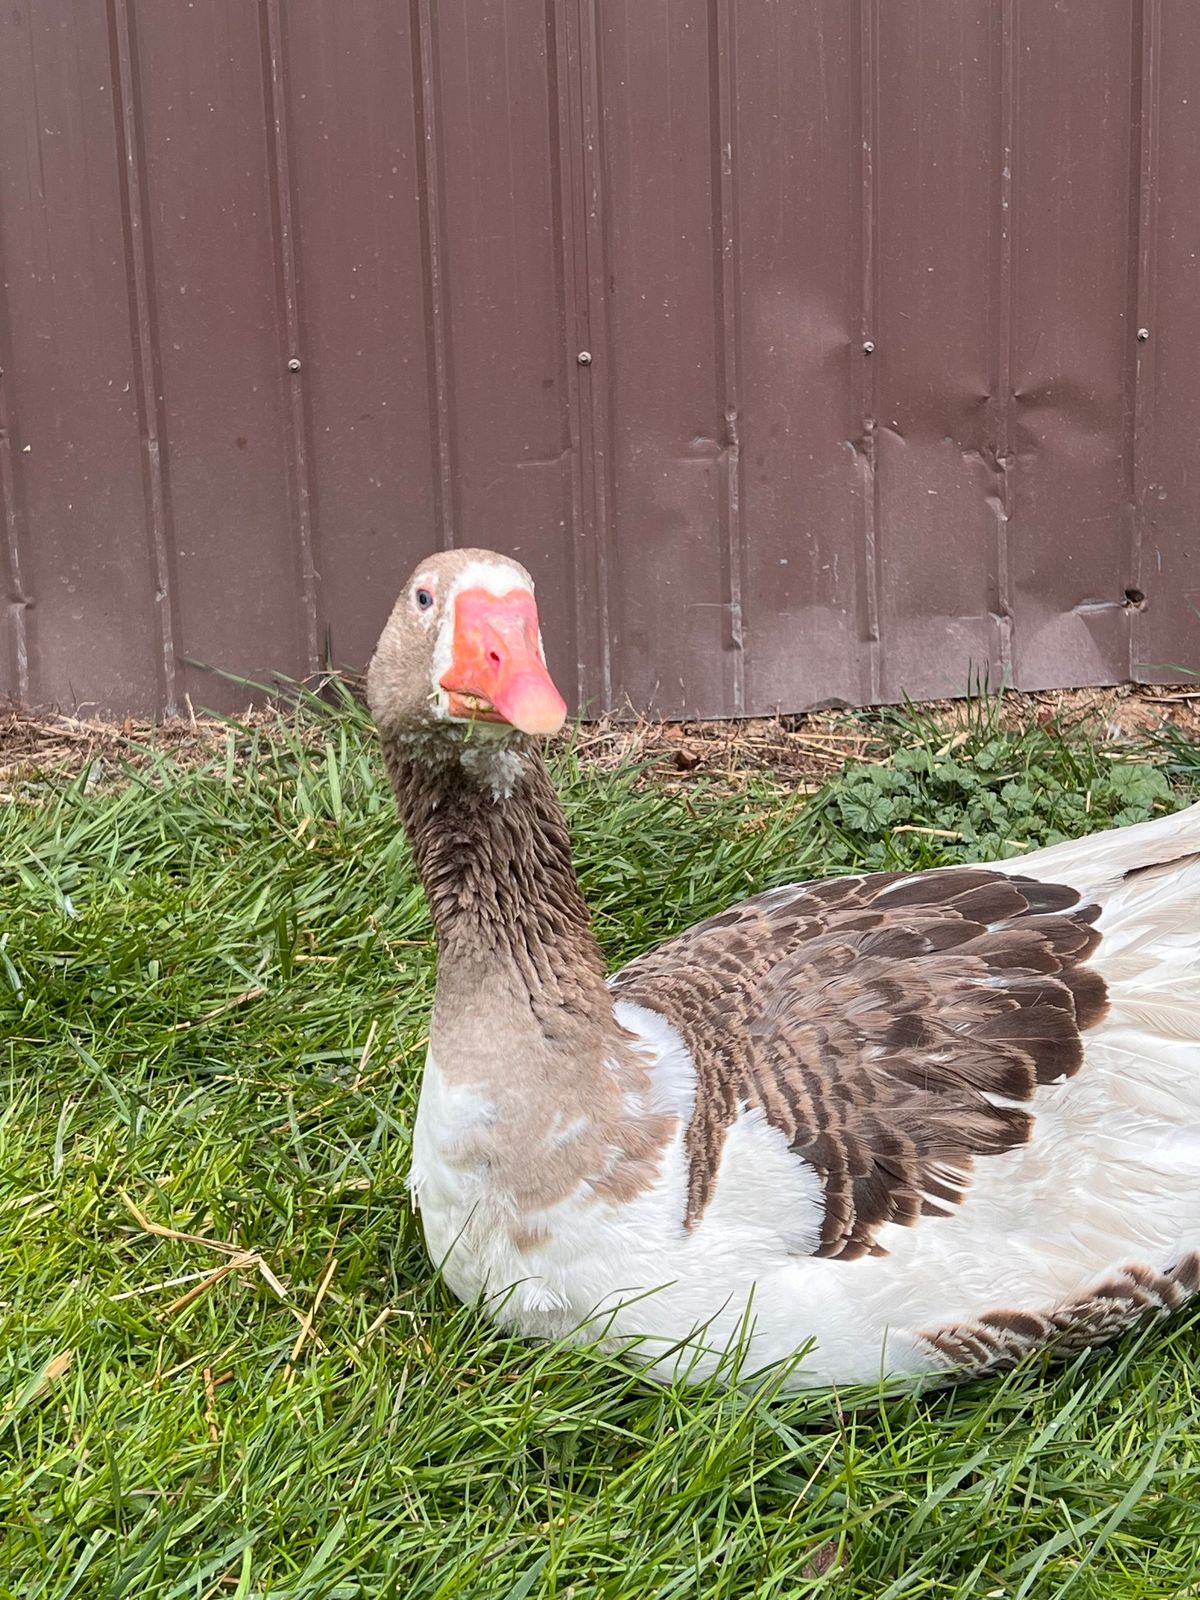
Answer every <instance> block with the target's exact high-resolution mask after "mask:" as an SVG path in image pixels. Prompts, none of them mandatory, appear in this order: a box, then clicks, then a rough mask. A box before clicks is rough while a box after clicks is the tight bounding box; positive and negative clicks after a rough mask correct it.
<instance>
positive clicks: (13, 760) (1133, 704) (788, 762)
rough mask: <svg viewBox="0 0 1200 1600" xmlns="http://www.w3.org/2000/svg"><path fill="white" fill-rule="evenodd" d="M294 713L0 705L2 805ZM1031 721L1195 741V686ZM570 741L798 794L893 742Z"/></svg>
mask: <svg viewBox="0 0 1200 1600" xmlns="http://www.w3.org/2000/svg"><path fill="white" fill-rule="evenodd" d="M351 687H352V689H353V688H354V686H351ZM976 704H977V702H971V701H966V700H943V701H936V702H932V703H930V704H928V705H926V706H923V707H922V708H921V709H922V714H923V715H924V716H926V717H928V718H929V719H931V720H932V721H933V722H935V723H937V724H938V725H939V726H942V727H944V728H945V729H946V732H947V735H948V737H951V738H952V737H953V736H954V734H955V733H956V732H958V731H960V730H961V729H963V728H965V727H966V725H967V719H968V718H969V717H970V715H971V708H972V706H973V705H976ZM290 716H291V712H290V710H289V708H288V707H287V706H286V705H285V704H283V703H282V702H279V703H269V704H267V705H263V706H257V707H251V708H248V709H247V710H246V711H244V712H241V713H239V714H238V715H237V716H229V717H217V716H209V715H193V716H191V717H188V718H175V719H167V720H163V721H160V722H150V721H146V720H143V719H140V718H134V717H127V718H125V719H124V720H123V721H120V722H113V721H105V720H103V719H97V718H83V717H73V716H67V715H64V714H59V713H55V712H34V711H22V710H17V709H9V710H7V711H5V712H2V713H0V803H3V801H4V800H5V799H6V798H8V797H9V796H10V795H11V793H12V791H13V790H14V789H15V788H19V787H24V786H26V785H30V784H37V783H40V782H46V781H48V780H52V779H58V780H61V779H63V778H67V779H73V778H77V777H79V776H81V775H85V783H86V785H87V787H88V788H91V787H93V786H94V785H96V784H100V783H103V782H105V781H106V780H111V779H113V778H115V777H118V776H119V774H120V773H121V771H122V769H124V768H127V767H130V768H132V769H133V770H135V771H137V770H142V769H144V768H146V767H147V766H150V765H152V764H153V763H154V762H155V760H156V759H157V758H158V757H162V756H166V757H168V758H170V759H171V760H172V761H174V762H177V763H179V764H180V765H182V766H185V767H189V768H203V767H205V766H209V765H213V764H216V763H221V764H224V763H225V762H226V761H227V759H228V751H229V739H230V730H231V729H234V730H236V731H238V732H241V731H246V730H256V729H260V730H266V729H269V728H272V727H274V726H276V725H277V724H278V723H279V722H280V721H281V720H282V719H287V718H289V717H290ZM1035 724H1036V725H1042V726H1045V725H1048V724H1057V725H1062V726H1078V727H1091V728H1093V729H1094V737H1095V738H1096V739H1097V740H1098V741H1102V742H1104V743H1107V744H1111V745H1113V746H1115V747H1118V748H1120V747H1127V746H1129V745H1132V744H1136V743H1138V742H1141V741H1143V740H1144V739H1145V737H1146V736H1147V735H1148V734H1150V733H1153V732H1154V731H1156V730H1157V729H1159V728H1162V727H1164V726H1167V727H1173V728H1175V729H1177V730H1178V731H1179V732H1180V733H1181V734H1183V736H1184V737H1185V738H1187V739H1189V740H1192V741H1193V742H1196V743H1200V689H1195V688H1189V687H1187V686H1186V685H1181V686H1179V687H1141V686H1130V685H1126V686H1123V687H1120V688H1116V689H1069V690H1046V691H1043V692H1039V693H1034V694H1018V693H1015V692H1010V693H1009V694H1006V695H1005V696H1004V698H1003V700H1002V701H1001V702H1000V704H999V708H998V717H997V725H998V727H1000V728H1002V729H1003V730H1005V731H1007V732H1020V731H1022V730H1024V729H1026V728H1028V727H1030V726H1032V725H1035ZM575 738H576V748H577V751H578V754H579V757H580V759H581V761H582V762H583V763H584V765H585V766H591V767H594V768H597V769H598V770H600V771H604V772H612V771H615V770H617V769H619V768H623V767H630V766H635V767H641V768H642V769H643V770H644V772H645V775H646V778H647V779H648V780H651V781H655V782H658V783H661V784H664V785H666V786H667V787H668V788H671V789H676V788H679V787H683V786H685V785H686V784H687V782H688V780H689V779H690V778H692V777H703V778H705V779H707V780H708V781H709V782H713V781H716V782H717V783H718V784H720V785H722V786H727V787H729V788H732V789H736V788H738V787H740V786H741V785H742V784H743V783H744V781H745V780H746V778H748V777H750V776H751V775H762V776H767V777H771V778H774V779H775V780H776V781H778V782H781V783H784V784H786V785H787V787H788V788H789V789H792V790H799V791H801V792H804V791H805V790H806V789H815V788H817V787H819V785H820V784H821V783H822V782H824V781H825V780H826V779H828V778H830V777H831V776H833V775H834V774H835V773H837V772H838V771H840V770H841V768H842V767H843V765H844V764H845V763H846V762H847V761H865V762H871V761H877V760H883V759H885V758H886V756H887V754H888V752H889V751H892V750H894V749H895V745H896V731H895V728H894V726H893V725H892V724H891V722H890V721H889V716H888V711H887V709H886V708H883V709H880V710H867V711H811V712H802V713H799V714H796V715H792V716H775V717H753V718H747V719H744V720H740V721H734V720H727V721H706V722H676V721H667V722H660V721H651V720H648V719H644V718H637V719H618V718H615V717H608V718H605V719H603V720H602V721H600V722H594V723H584V724H581V725H580V726H579V728H578V729H577V731H576V734H575Z"/></svg>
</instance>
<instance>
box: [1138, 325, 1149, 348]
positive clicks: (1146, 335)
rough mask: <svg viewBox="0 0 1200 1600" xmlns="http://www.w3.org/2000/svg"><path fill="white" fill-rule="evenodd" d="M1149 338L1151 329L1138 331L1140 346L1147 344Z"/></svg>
mask: <svg viewBox="0 0 1200 1600" xmlns="http://www.w3.org/2000/svg"><path fill="white" fill-rule="evenodd" d="M1149 337H1150V329H1149V328H1139V329H1138V343H1139V344H1145V342H1146V340H1147V339H1148V338H1149Z"/></svg>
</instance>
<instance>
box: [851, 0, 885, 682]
mask: <svg viewBox="0 0 1200 1600" xmlns="http://www.w3.org/2000/svg"><path fill="white" fill-rule="evenodd" d="M877 4H878V0H859V4H858V29H857V51H856V58H855V59H856V61H857V66H858V110H859V127H858V132H859V148H858V171H859V178H860V195H859V232H860V238H859V247H860V268H861V279H860V284H859V294H860V302H859V342H860V349H859V351H857V352H851V360H854V361H857V363H858V379H857V384H856V386H855V387H856V390H857V395H858V415H859V417H860V419H861V422H862V434H861V437H860V439H859V440H858V444H857V456H858V465H859V480H860V486H861V488H860V496H859V519H858V533H859V555H860V560H859V563H858V566H859V579H858V581H859V597H858V610H859V638H860V640H861V641H862V642H863V643H864V644H865V645H866V658H865V661H864V662H863V663H862V665H863V666H865V669H866V670H865V674H864V676H863V678H861V679H860V682H861V683H862V688H861V695H862V698H863V700H864V701H865V702H869V703H874V702H876V701H878V699H879V694H880V683H881V680H882V667H881V660H880V656H881V652H882V640H881V638H880V626H879V548H878V531H879V474H878V470H877V461H876V438H875V425H876V409H877V406H878V383H877V381H876V363H875V360H874V351H875V326H874V324H875V318H876V313H877V309H878V305H879V284H878V271H879V263H878V259H877V255H876V249H875V243H876V241H875V220H876V211H877V204H878V194H877V172H876V162H877V158H878V148H877V139H878V128H879V17H878V11H877Z"/></svg>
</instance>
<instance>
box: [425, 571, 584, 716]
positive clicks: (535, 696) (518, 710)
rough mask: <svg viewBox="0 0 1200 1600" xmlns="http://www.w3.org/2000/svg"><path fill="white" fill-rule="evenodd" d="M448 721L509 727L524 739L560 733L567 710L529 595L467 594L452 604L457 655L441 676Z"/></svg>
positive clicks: (523, 592) (513, 592) (524, 591)
mask: <svg viewBox="0 0 1200 1600" xmlns="http://www.w3.org/2000/svg"><path fill="white" fill-rule="evenodd" d="M441 687H442V688H443V689H445V691H446V692H447V694H448V695H449V696H450V715H451V716H453V717H473V718H478V719H479V720H480V721H483V722H507V723H510V724H511V725H512V726H513V727H514V728H517V729H519V730H520V731H521V732H522V733H536V734H552V733H557V732H558V730H559V729H560V728H561V727H562V725H563V723H564V722H565V721H566V720H567V707H566V703H565V701H564V700H563V697H562V695H560V694H559V692H558V690H557V689H556V688H555V687H554V683H553V681H552V680H551V677H550V674H549V673H548V672H547V671H546V663H545V661H543V659H542V647H541V644H540V642H539V638H538V614H537V606H536V605H535V604H534V599H533V596H532V595H531V594H530V593H529V591H528V589H512V590H510V591H509V593H508V594H505V595H494V594H489V592H488V591H487V590H486V589H464V590H463V591H462V593H461V594H459V595H458V596H457V597H456V599H455V602H454V653H453V658H452V659H451V662H450V665H449V667H448V668H447V670H446V671H445V672H444V673H443V674H442V678H441Z"/></svg>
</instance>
